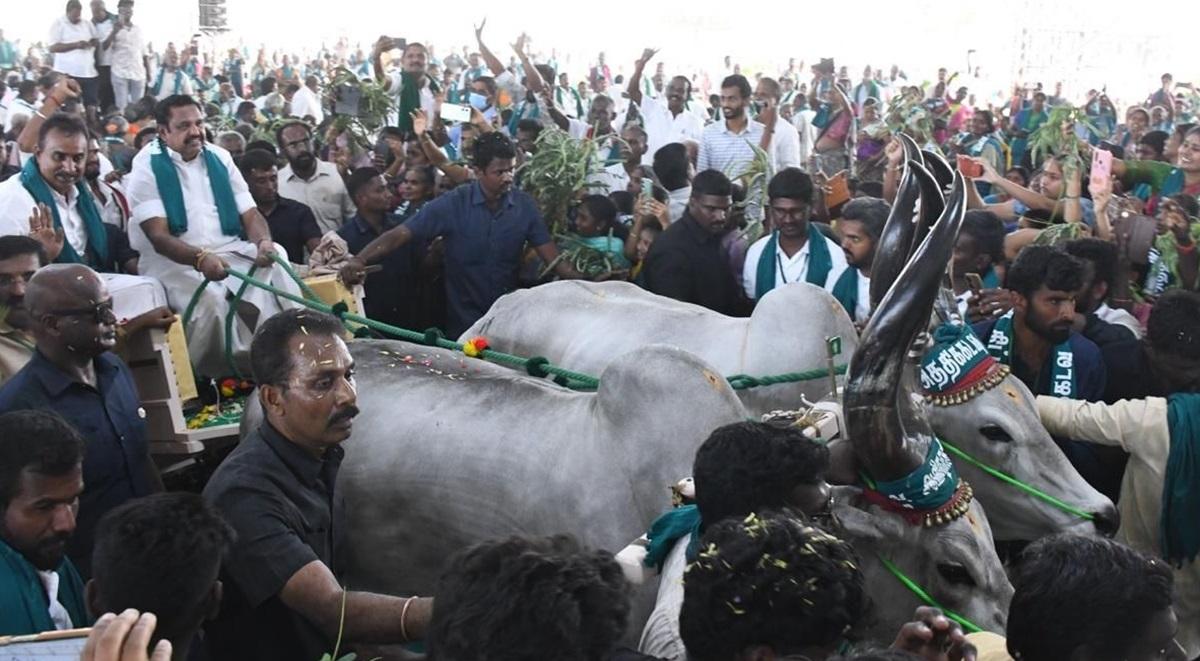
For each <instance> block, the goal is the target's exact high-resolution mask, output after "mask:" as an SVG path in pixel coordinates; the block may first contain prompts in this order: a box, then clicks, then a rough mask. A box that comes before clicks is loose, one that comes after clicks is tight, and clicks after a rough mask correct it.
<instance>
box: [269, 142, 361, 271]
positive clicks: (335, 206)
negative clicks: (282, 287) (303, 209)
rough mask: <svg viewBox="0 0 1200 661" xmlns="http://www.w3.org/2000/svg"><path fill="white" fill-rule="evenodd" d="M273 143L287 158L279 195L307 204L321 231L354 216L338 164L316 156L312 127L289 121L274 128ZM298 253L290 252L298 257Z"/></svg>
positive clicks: (340, 224)
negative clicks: (274, 139)
mask: <svg viewBox="0 0 1200 661" xmlns="http://www.w3.org/2000/svg"><path fill="white" fill-rule="evenodd" d="M275 137H276V144H278V145H279V151H280V152H282V153H283V156H284V158H286V159H287V162H288V164H287V167H285V168H283V169H282V170H280V171H279V195H280V197H286V198H287V199H289V200H296V201H297V202H301V203H303V204H304V205H306V206H308V208H309V209H311V210H312V212H313V215H314V216H316V218H317V227H319V228H320V229H321V233H322V234H325V233H326V232H335V231H337V230H338V228H340V227H341V226H342V223H344V222H346V220H347V219H349V218H351V217H353V216H354V200H352V199H350V193H349V192H348V191H347V190H346V184H345V182H343V181H342V175H341V174H340V173H339V172H338V169H337V166H336V165H334V164H333V163H330V162H329V161H322V160H319V159H318V158H317V156H316V152H315V151H314V150H315V149H316V148H315V147H314V146H313V137H312V129H310V128H309V126H308V124H305V123H304V122H301V121H289V122H286V123H284V124H282V125H281V126H280V127H279V128H278V129H277V130H276V131H275ZM300 257H301V255H293V258H294V259H300Z"/></svg>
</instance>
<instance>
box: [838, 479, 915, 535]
mask: <svg viewBox="0 0 1200 661" xmlns="http://www.w3.org/2000/svg"><path fill="white" fill-rule="evenodd" d="M861 494H862V491H861V490H860V489H858V488H857V487H836V488H835V489H834V496H833V514H834V517H836V519H837V522H838V527H839V528H840V529H841V531H842V532H843V533H844V535H845V537H846V538H847V541H854V540H863V541H867V542H872V543H875V544H880V543H895V542H897V541H899V540H901V539H903V538H904V534H905V532H906V528H907V524H905V523H904V521H903V520H901V519H900V517H898V516H896V515H895V514H891V513H888V512H885V511H883V510H881V509H879V508H878V507H876V506H874V505H867V504H866V503H864V502H862V498H861Z"/></svg>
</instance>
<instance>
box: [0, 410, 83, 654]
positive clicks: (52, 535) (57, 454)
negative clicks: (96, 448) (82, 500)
mask: <svg viewBox="0 0 1200 661" xmlns="http://www.w3.org/2000/svg"><path fill="white" fill-rule="evenodd" d="M82 463H83V439H82V438H80V437H79V434H78V433H77V432H76V431H75V430H74V429H72V428H71V426H70V425H69V424H67V423H66V422H64V421H63V419H62V418H60V417H58V416H57V415H55V414H53V413H49V412H45V411H16V412H13V413H5V414H4V415H0V514H2V515H3V519H2V524H0V635H2V636H20V635H28V634H34V633H41V632H43V631H54V630H56V629H74V628H78V627H86V626H88V625H89V624H91V620H90V619H89V618H88V616H87V610H86V609H85V608H84V598H83V592H84V590H83V581H82V580H81V579H80V577H79V573H78V572H77V571H75V566H74V565H73V564H72V563H71V560H70V559H69V558H67V557H66V549H67V543H68V541H69V540H70V539H71V535H72V533H74V532H75V514H76V510H77V508H78V506H79V497H80V494H81V493H82V492H83V468H82V465H81V464H82Z"/></svg>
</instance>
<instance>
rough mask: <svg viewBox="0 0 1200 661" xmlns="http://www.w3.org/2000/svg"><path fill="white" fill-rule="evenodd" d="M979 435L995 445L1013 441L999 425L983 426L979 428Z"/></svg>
mask: <svg viewBox="0 0 1200 661" xmlns="http://www.w3.org/2000/svg"><path fill="white" fill-rule="evenodd" d="M979 433H980V434H983V437H984V438H986V439H987V440H989V441H995V442H997V443H1012V440H1013V439H1012V436H1009V435H1008V432H1006V431H1004V427H1001V426H1000V425H984V426H983V427H980V428H979Z"/></svg>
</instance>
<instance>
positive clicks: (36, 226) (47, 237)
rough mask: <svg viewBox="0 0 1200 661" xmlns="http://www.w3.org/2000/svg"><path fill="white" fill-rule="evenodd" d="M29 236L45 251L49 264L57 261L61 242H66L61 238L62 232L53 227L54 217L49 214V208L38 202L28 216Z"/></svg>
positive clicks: (61, 245) (60, 250)
mask: <svg viewBox="0 0 1200 661" xmlns="http://www.w3.org/2000/svg"><path fill="white" fill-rule="evenodd" d="M29 236H31V237H33V238H34V239H37V241H38V242H39V243H41V244H42V248H43V249H45V251H46V259H47V260H48V261H51V262H53V261H54V260H56V259H58V255H59V253H61V252H62V249H63V242H64V241H65V240H66V239H65V238H64V237H63V231H62V230H61V229H58V228H56V227H54V216H53V215H52V214H51V212H50V207H48V206H46V205H45V204H42V203H40V202H39V203H38V205H37V206H36V207H34V208H33V212H32V213H31V214H29Z"/></svg>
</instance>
